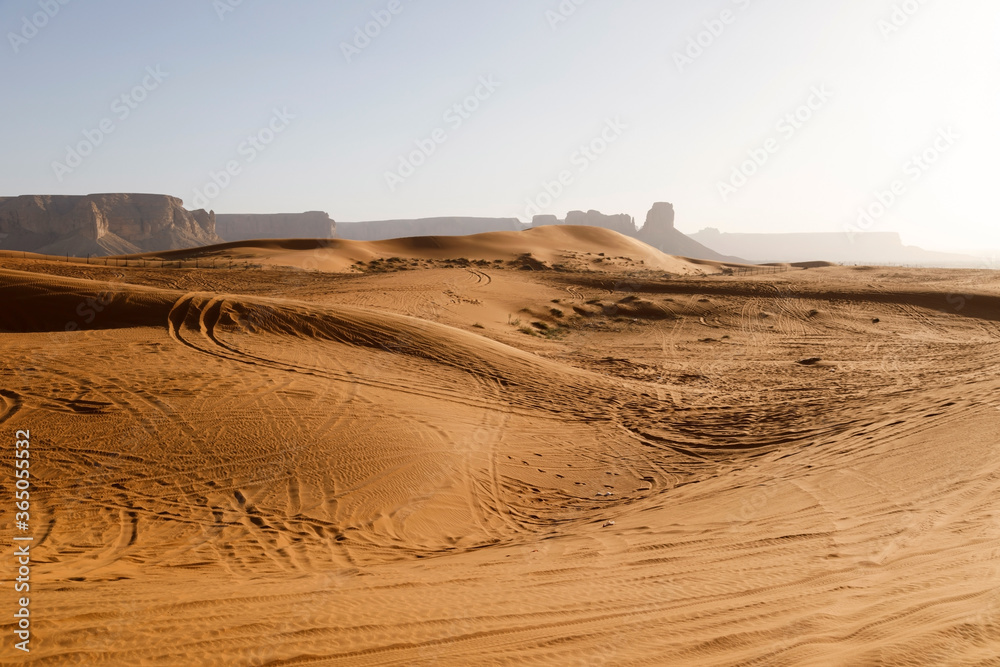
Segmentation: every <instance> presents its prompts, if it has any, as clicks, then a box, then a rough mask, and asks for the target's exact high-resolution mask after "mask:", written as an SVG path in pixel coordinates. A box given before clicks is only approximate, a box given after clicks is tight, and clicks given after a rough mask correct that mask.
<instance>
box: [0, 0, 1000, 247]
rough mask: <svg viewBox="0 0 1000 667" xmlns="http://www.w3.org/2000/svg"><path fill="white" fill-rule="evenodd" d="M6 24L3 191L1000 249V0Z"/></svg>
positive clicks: (55, 7)
mask: <svg viewBox="0 0 1000 667" xmlns="http://www.w3.org/2000/svg"><path fill="white" fill-rule="evenodd" d="M63 3H65V4H63ZM46 8H47V11H48V13H49V14H51V16H48V15H46V14H45V13H44V12H45V11H46ZM560 8H562V9H560ZM392 10H395V13H392ZM373 12H374V14H373ZM377 19H381V21H382V23H383V24H385V25H384V26H383V25H378V24H377V23H372V22H373V21H376V20H377ZM706 22H707V23H706ZM366 24H367V25H366ZM39 26H40V27H39ZM366 27H367V29H368V31H369V32H370V33H372V34H374V35H375V36H374V37H371V38H365V39H362V38H358V34H359V33H362V34H363V32H364V31H365V29H366ZM0 28H2V31H3V33H4V40H3V44H2V45H0V53H2V55H0V81H2V82H3V89H4V91H5V94H4V96H3V98H2V99H0V109H2V118H3V121H4V122H3V129H2V142H0V146H2V154H3V160H2V161H0V195H17V194H85V193H90V192H156V193H165V194H172V195H175V196H178V197H181V198H182V199H184V201H185V204H186V205H187V206H188V207H189V208H191V207H195V206H196V205H202V204H205V205H206V207H207V208H213V209H215V211H216V212H220V213H236V212H262V213H263V212H296V211H304V210H316V209H319V210H324V211H327V212H329V213H330V215H331V216H333V217H334V219H337V220H365V219H383V218H402V217H407V218H408V217H425V216H434V215H481V216H519V217H521V218H522V220H527V219H528V217H529V214H530V213H533V212H534V209H529V202H536V203H538V204H541V206H539V209H540V210H541V212H543V213H555V214H557V215H559V216H560V217H562V216H563V215H564V214H565V213H566V211H568V210H571V209H591V208H594V209H598V210H601V211H603V212H605V213H621V212H624V213H629V214H631V215H634V216H636V218H637V219H638V220H639V221H640V222H641V221H642V219H643V218H644V216H645V212H646V210H647V209H648V208H649V205H650V204H651V203H652V202H653V201H670V202H673V203H674V205H675V207H676V209H677V214H678V220H677V225H678V227H679V228H680V229H682V230H683V231H688V232H693V231H697V230H698V229H701V228H703V227H707V226H713V227H718V228H720V229H722V230H723V231H732V232H738V231H742V232H750V231H844V230H845V229H849V228H852V229H855V230H857V229H869V230H871V231H889V230H893V231H899V232H901V233H902V235H903V238H904V241H906V242H907V243H912V244H917V245H923V246H925V247H928V248H935V249H982V248H1000V224H998V219H997V218H998V216H997V213H996V210H997V203H996V192H997V190H998V188H997V187H996V178H997V175H998V171H1000V170H998V165H997V159H998V156H1000V131H998V127H997V122H998V119H1000V3H998V2H996V0H953V1H952V2H941V1H931V0H925V1H924V2H917V0H906V1H904V0H849V1H847V2H843V1H842V2H820V1H818V0H735V1H734V0H713V1H711V2H694V1H691V0H685V1H684V2H681V1H680V0H619V1H617V2H612V1H611V0H563V1H562V2H560V0H537V1H527V0H525V1H518V0H506V1H504V2H499V1H498V0H490V1H486V0H377V1H372V2H367V1H365V2H346V1H342V0H338V1H336V2H331V1H326V2H321V1H319V0H300V1H286V2H278V1H277V0H273V1H266V0H242V1H239V0H171V1H170V2H148V1H147V2H136V1H135V0H6V1H5V2H3V3H0ZM713 31H714V33H716V34H713ZM699 41H700V42H701V44H702V46H700V47H697V48H696V49H692V50H691V51H690V52H689V53H688V54H687V55H686V56H685V57H686V58H687V60H681V61H679V60H678V54H682V55H683V54H685V52H687V51H688V49H689V47H690V46H691V44H692V43H693V44H697V43H698V42H699ZM344 44H349V45H351V48H345V46H344ZM698 49H700V52H699V50H698ZM689 56H690V57H689ZM150 72H153V73H156V75H155V76H154V75H153V74H150ZM483 82H486V83H483ZM487 84H488V85H487ZM137 86H138V88H137ZM477 93H478V96H479V98H478V99H477V98H476V97H475V95H476V94H477ZM123 95H124V96H125V99H124V100H123V99H122V96H123ZM470 96H472V97H471V98H470ZM456 104H458V105H460V109H462V110H461V112H457V111H455V110H454V109H453V107H454V105H456ZM809 104H811V105H812V107H813V108H812V109H810V108H809V107H808V105H809ZM462 105H464V108H462ZM804 105H805V106H804ZM275 110H277V114H276V112H275ZM449 110H451V111H449ZM796 113H798V114H799V119H798V120H794V122H793V123H789V122H787V121H785V122H782V119H783V118H785V117H786V116H787V115H788V114H792V115H793V118H794V115H795V114H796ZM779 123H780V124H779ZM102 125H103V129H102ZM107 129H111V130H113V131H112V132H110V133H106V130H107ZM250 136H255V137H256V139H254V141H253V142H248V137H250ZM435 140H436V141H435ZM268 142H269V143H268ZM81 144H82V145H81ZM255 144H256V145H255ZM418 144H422V145H423V146H424V147H425V149H426V148H429V147H430V146H431V145H432V144H433V146H434V150H433V153H432V154H431V155H429V156H428V157H424V156H423V155H416V156H414V157H415V158H416V159H414V160H413V161H412V162H416V163H420V164H419V166H416V167H415V168H414V169H413V170H412V174H411V173H410V172H409V170H408V169H407V168H406V167H404V168H402V171H401V165H400V160H401V157H400V156H404V157H405V156H409V154H410V153H411V152H412V151H416V150H418ZM591 144H592V149H591V150H590V151H589V153H584V152H582V151H581V146H586V145H591ZM67 147H72V148H73V150H74V151H77V149H79V150H78V152H79V153H87V154H86V155H78V156H75V155H68V150H67ZM769 149H770V150H769ZM598 153H600V154H598ZM925 153H926V159H927V160H928V161H930V160H933V163H932V164H929V163H926V162H924V159H923V158H920V156H921V155H923V154H925ZM751 155H756V157H757V162H762V163H763V164H760V165H758V164H754V163H752V162H751V163H747V164H744V162H745V161H746V160H749V159H751ZM765 156H766V161H765V160H764V159H763V158H764V157H765ZM915 156H916V157H917V158H918V159H920V163H919V164H918V163H917V162H914V161H913V158H914V157H915ZM406 160H407V162H410V160H409V158H408V157H406ZM56 163H58V164H56ZM227 163H229V166H230V167H232V171H233V172H234V174H233V175H229V174H224V173H221V172H224V171H225V170H226V168H227ZM741 165H742V168H743V170H744V171H745V172H748V173H751V175H750V176H748V177H746V178H745V182H744V181H743V180H740V179H739V178H737V179H736V180H735V181H734V180H731V179H733V171H734V169H740V168H741ZM561 172H562V177H563V181H564V182H563V183H562V184H558V179H559V176H560V173H561ZM212 173H215V174H216V179H217V180H218V181H219V182H221V183H222V184H223V185H224V187H216V186H215V184H213V182H212V179H211V175H210V174H212ZM387 173H395V174H396V176H395V177H387ZM220 174H221V175H220ZM554 182H555V183H554ZM894 182H895V183H894ZM544 183H549V189H550V190H551V192H553V193H554V194H555V195H556V196H554V197H550V196H549V194H548V193H547V192H546V190H545V188H544V186H543V184H544ZM720 183H729V184H730V185H731V186H734V187H732V189H728V188H727V189H726V193H725V196H723V194H722V193H721V192H720ZM893 185H895V187H896V191H897V192H896V194H885V193H886V192H889V191H891V189H892V187H893ZM206 186H208V187H207V196H206V197H205V198H204V199H203V200H200V201H199V198H198V197H197V196H196V193H202V194H203V195H204V194H206ZM735 186H739V187H735ZM878 193H883V194H882V195H881V198H882V199H883V201H884V203H886V204H888V205H887V206H886V207H885V212H884V214H883V215H881V216H877V215H876V216H873V217H872V218H871V219H869V220H868V221H864V220H862V222H861V223H860V224H859V223H858V212H857V211H858V209H859V208H860V207H865V208H871V209H872V210H873V212H874V213H876V214H877V213H879V207H880V206H881V204H879V203H878V202H879V196H878ZM550 199H551V203H550ZM890 200H891V201H890Z"/></svg>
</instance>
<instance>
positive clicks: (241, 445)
mask: <svg viewBox="0 0 1000 667" xmlns="http://www.w3.org/2000/svg"><path fill="white" fill-rule="evenodd" d="M103 261H109V263H108V264H107V265H105V264H104V263H102V264H95V263H94V260H92V261H91V263H87V262H85V261H84V260H70V261H66V260H65V258H52V257H42V256H36V255H31V254H26V255H24V256H23V257H4V258H0V302H2V306H3V307H2V308H0V332H3V333H0V350H2V359H3V363H2V369H3V375H2V377H0V390H2V391H0V400H2V402H0V421H2V422H3V428H2V432H3V433H4V438H5V440H6V444H4V445H3V448H2V449H0V452H2V457H0V458H2V460H3V466H4V470H5V471H10V470H12V469H13V460H14V455H13V451H14V448H13V434H14V432H15V430H16V429H30V430H31V435H32V474H33V475H34V477H33V478H32V482H33V484H34V486H33V489H32V503H33V504H32V517H31V521H32V526H33V534H34V536H35V542H34V545H33V547H32V575H31V576H32V590H31V594H32V602H31V605H32V606H31V611H32V630H33V635H32V652H31V654H30V656H25V655H24V654H22V653H20V652H18V651H15V650H14V649H13V647H12V642H11V641H9V639H8V638H9V637H11V636H12V635H11V631H12V630H13V623H12V619H11V616H10V614H9V613H7V612H6V611H5V613H4V617H3V619H2V621H0V625H2V626H3V633H2V634H3V636H4V637H5V640H4V642H3V645H2V648H0V661H2V662H3V663H4V664H22V663H24V662H30V663H31V664H40V665H74V664H75V665H307V664H317V665H318V664H329V665H469V664H489V665H493V664H527V665H604V664H609V665H638V664H663V665H924V664H935V665H971V664H978V665H998V664H1000V658H998V655H1000V505H998V500H997V499H998V491H1000V457H998V444H1000V443H998V434H1000V391H998V390H1000V377H998V374H997V368H998V361H1000V346H998V340H1000V279H998V278H997V276H996V274H995V272H989V271H960V270H930V269H898V268H878V267H840V266H825V265H823V264H822V263H819V264H817V265H809V268H804V267H802V266H784V267H779V268H780V271H779V270H778V269H775V272H773V273H763V272H760V271H757V272H756V273H750V272H747V271H745V270H744V271H736V275H732V274H733V270H732V269H733V268H734V267H727V266H725V265H722V264H718V263H711V262H704V261H700V262H699V261H691V260H685V259H683V258H676V257H671V256H667V255H664V254H662V253H660V252H659V251H657V250H654V249H652V248H650V247H649V246H646V245H644V244H642V243H640V242H639V241H636V240H634V239H631V238H627V237H624V236H621V235H618V234H616V233H615V232H611V231H608V230H601V229H586V228H574V227H549V228H542V229H535V230H531V231H527V232H496V233H491V234H483V235H477V236H473V237H460V238H445V237H439V238H416V239H401V240H395V241H380V242H360V241H337V240H326V241H322V242H311V241H280V240H273V241H272V240H269V241H260V242H242V243H231V244H226V245H222V246H210V247H207V248H202V249H196V250H186V251H174V252H166V253H160V254H147V255H143V256H131V257H129V258H118V259H112V260H102V262H103ZM126 261H127V262H128V266H125V265H124V262H126ZM196 264H197V268H196ZM736 268H737V269H738V268H739V267H736ZM806 360H809V363H800V362H803V361H806ZM9 479H10V475H8V474H7V473H5V474H4V482H3V484H4V489H5V491H4V496H5V497H8V496H9V495H10V494H9V493H8V490H9V488H10V485H9V483H8V480H9ZM8 505H9V503H8V501H7V500H5V506H4V508H3V511H4V512H5V513H7V512H8V511H10V507H9V506H8ZM9 523H10V522H4V525H3V527H2V530H3V532H4V534H3V540H4V541H3V544H4V545H5V549H7V551H6V552H5V558H4V559H3V560H4V563H5V564H6V565H4V567H7V568H10V567H12V566H10V565H9V564H10V563H12V562H13V560H12V557H11V556H10V551H11V550H12V549H10V548H9V546H8V545H11V544H12V542H11V536H12V535H13V530H12V528H11V526H10V525H9ZM9 571H13V570H9ZM7 576H8V575H7V573H6V572H5V574H4V577H5V578H7ZM5 590H6V592H5V593H4V595H3V599H4V600H5V601H6V602H5V606H4V608H5V609H12V608H13V606H12V605H13V604H14V603H13V599H14V597H15V594H14V592H13V591H12V590H10V588H9V587H7V586H5Z"/></svg>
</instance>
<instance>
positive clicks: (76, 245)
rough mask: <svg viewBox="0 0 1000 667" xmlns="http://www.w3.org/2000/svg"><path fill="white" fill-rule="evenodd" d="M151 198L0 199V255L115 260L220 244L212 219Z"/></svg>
mask: <svg viewBox="0 0 1000 667" xmlns="http://www.w3.org/2000/svg"><path fill="white" fill-rule="evenodd" d="M183 204H184V202H183V201H181V200H180V199H178V198H177V197H171V196H169V195H156V194H91V195H21V196H18V197H0V250H23V251H28V252H37V253H41V254H51V255H74V256H77V257H83V256H87V255H97V256H100V255H117V254H127V253H134V252H147V251H161V250H179V249H183V248H194V247H197V246H203V245H209V244H213V243H221V242H222V239H221V238H219V236H218V235H217V234H216V232H215V214H214V213H211V212H206V211H204V210H200V209H199V210H197V211H188V210H187V209H185V208H184V206H183Z"/></svg>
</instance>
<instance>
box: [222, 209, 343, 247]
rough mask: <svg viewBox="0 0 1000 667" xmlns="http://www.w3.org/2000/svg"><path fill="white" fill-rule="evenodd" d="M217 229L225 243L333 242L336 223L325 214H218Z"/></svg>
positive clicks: (313, 212) (335, 233)
mask: <svg viewBox="0 0 1000 667" xmlns="http://www.w3.org/2000/svg"><path fill="white" fill-rule="evenodd" d="M215 227H216V231H217V232H218V234H219V236H221V237H222V238H223V239H225V240H226V241H247V240H250V239H332V238H334V237H335V236H336V235H337V223H336V222H334V221H333V220H332V219H331V218H330V216H329V214H327V213H324V212H323V211H307V212H305V213H274V214H222V213H220V214H218V215H216V216H215Z"/></svg>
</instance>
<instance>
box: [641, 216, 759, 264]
mask: <svg viewBox="0 0 1000 667" xmlns="http://www.w3.org/2000/svg"><path fill="white" fill-rule="evenodd" d="M674 217H675V213H674V205H673V204H669V203H667V202H657V203H655V204H653V208H651V209H649V212H648V213H647V214H646V223H645V224H644V225H643V226H642V228H641V229H640V230H639V231H638V233H636V234H635V237H636V238H637V239H639V240H640V241H642V242H643V243H647V244H649V245H651V246H653V247H654V248H656V249H658V250H661V251H663V252H665V253H667V254H668V255H677V256H679V257H690V258H692V259H710V260H715V261H719V262H734V263H743V262H745V261H746V260H743V259H740V258H739V257H734V256H732V255H724V254H722V253H719V252H716V251H715V250H712V249H711V248H709V247H707V246H705V245H702V244H701V243H698V242H697V241H696V240H694V239H692V238H691V237H690V236H686V235H685V234H683V233H682V232H680V231H678V230H677V229H676V228H675V227H674Z"/></svg>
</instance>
